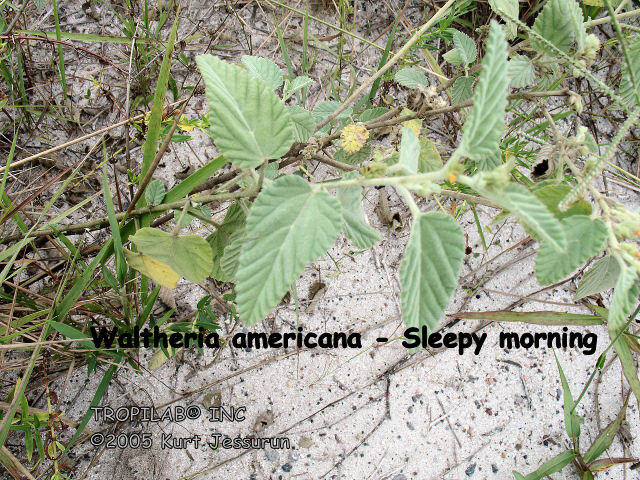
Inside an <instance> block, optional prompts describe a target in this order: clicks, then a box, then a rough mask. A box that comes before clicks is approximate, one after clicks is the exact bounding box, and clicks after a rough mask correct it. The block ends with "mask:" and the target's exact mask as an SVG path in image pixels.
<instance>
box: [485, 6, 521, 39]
mask: <svg viewBox="0 0 640 480" xmlns="http://www.w3.org/2000/svg"><path fill="white" fill-rule="evenodd" d="M489 5H490V6H491V9H492V10H493V11H494V12H496V13H497V14H498V15H500V17H501V18H502V19H503V20H504V21H505V23H506V25H505V28H506V30H507V40H511V39H513V38H515V37H516V34H517V33H518V26H517V25H516V24H515V23H513V22H512V21H511V20H510V19H509V17H512V18H518V17H519V16H520V2H519V1H518V0H489ZM503 12H504V13H506V15H504V13H503Z"/></svg>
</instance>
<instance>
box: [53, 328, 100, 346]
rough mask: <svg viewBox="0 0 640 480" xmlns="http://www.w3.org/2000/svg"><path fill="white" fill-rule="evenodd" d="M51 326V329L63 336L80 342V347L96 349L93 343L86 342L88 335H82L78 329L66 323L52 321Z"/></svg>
mask: <svg viewBox="0 0 640 480" xmlns="http://www.w3.org/2000/svg"><path fill="white" fill-rule="evenodd" d="M50 325H51V327H53V329H54V330H57V331H58V332H59V333H60V334H62V335H63V336H65V337H67V338H69V339H71V340H79V341H78V343H79V344H80V345H82V346H85V347H87V348H91V349H93V348H95V345H94V344H93V341H91V340H86V338H87V337H88V335H87V334H85V333H82V332H81V331H80V330H78V329H77V328H75V327H72V326H71V325H67V324H66V323H61V322H54V321H52V322H51V323H50Z"/></svg>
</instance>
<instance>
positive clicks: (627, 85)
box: [619, 35, 640, 107]
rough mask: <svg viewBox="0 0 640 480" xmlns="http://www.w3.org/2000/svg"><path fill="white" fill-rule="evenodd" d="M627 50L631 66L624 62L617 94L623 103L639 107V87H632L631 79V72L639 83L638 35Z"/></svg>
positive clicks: (639, 36)
mask: <svg viewBox="0 0 640 480" xmlns="http://www.w3.org/2000/svg"><path fill="white" fill-rule="evenodd" d="M627 49H628V52H629V59H630V60H631V64H628V63H627V62H624V65H623V67H622V75H621V77H620V90H619V93H620V96H621V97H622V100H623V101H624V103H625V104H627V105H628V106H630V107H632V106H634V105H640V104H639V103H638V98H640V90H639V89H640V85H635V86H634V84H633V81H632V78H631V72H633V74H634V77H635V78H636V79H637V80H639V81H640V35H635V36H634V37H633V40H631V42H630V43H629V45H628V46H627Z"/></svg>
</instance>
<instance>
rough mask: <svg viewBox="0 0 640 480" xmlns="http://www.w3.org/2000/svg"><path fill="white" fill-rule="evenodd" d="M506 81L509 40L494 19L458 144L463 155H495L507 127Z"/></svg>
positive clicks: (471, 156) (482, 157) (481, 158)
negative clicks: (504, 120)
mask: <svg viewBox="0 0 640 480" xmlns="http://www.w3.org/2000/svg"><path fill="white" fill-rule="evenodd" d="M507 84H508V79H507V42H506V41H505V39H504V32H503V31H502V28H500V26H499V25H498V24H497V23H496V22H495V21H492V22H491V31H490V33H489V39H488V41H487V53H486V55H485V56H484V58H483V59H482V70H481V72H480V79H479V80H478V85H477V86H476V90H475V94H474V105H473V108H472V109H471V113H470V114H469V118H468V119H467V121H466V122H465V124H464V127H463V129H462V142H461V144H460V147H458V148H459V149H460V151H461V153H462V154H463V155H465V156H467V157H469V158H471V159H473V160H484V159H487V158H494V157H495V155H496V152H498V150H499V146H500V138H501V137H502V130H503V126H504V124H503V118H504V109H505V107H506V106H507Z"/></svg>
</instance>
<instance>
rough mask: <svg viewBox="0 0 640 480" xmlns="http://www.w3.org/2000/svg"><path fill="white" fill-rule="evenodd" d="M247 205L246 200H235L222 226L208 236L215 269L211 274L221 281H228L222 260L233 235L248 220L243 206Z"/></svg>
mask: <svg viewBox="0 0 640 480" xmlns="http://www.w3.org/2000/svg"><path fill="white" fill-rule="evenodd" d="M243 204H244V205H245V207H246V202H245V201H244V200H238V201H236V202H234V203H233V204H232V205H231V206H230V207H229V208H228V210H227V213H226V215H225V217H224V220H223V221H222V223H221V224H220V227H219V228H217V229H216V231H215V232H213V233H212V234H211V235H209V236H208V237H207V243H209V245H210V246H211V253H212V261H213V270H212V271H211V276H212V277H213V278H215V279H216V280H219V281H221V282H226V281H228V280H229V277H228V276H227V275H226V274H225V272H224V269H223V268H222V266H221V264H220V261H221V259H222V257H223V255H224V250H225V248H226V247H227V246H228V245H229V244H230V242H231V235H233V233H234V232H236V231H237V230H240V229H243V228H244V226H245V223H246V221H247V216H246V214H245V210H244V208H243Z"/></svg>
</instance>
